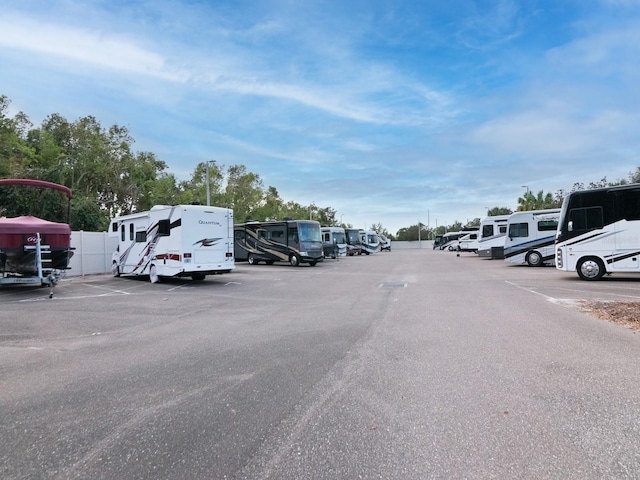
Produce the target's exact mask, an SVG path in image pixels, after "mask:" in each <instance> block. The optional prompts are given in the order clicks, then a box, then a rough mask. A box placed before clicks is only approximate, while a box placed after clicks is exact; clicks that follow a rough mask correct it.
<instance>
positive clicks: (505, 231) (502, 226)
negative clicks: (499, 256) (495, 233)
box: [500, 225, 507, 233]
mask: <svg viewBox="0 0 640 480" xmlns="http://www.w3.org/2000/svg"><path fill="white" fill-rule="evenodd" d="M500 233H507V226H506V225H500Z"/></svg>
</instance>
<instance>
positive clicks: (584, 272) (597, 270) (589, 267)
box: [576, 257, 606, 281]
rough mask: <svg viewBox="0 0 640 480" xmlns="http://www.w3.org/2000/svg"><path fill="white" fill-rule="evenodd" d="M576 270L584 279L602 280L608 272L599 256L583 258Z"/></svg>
mask: <svg viewBox="0 0 640 480" xmlns="http://www.w3.org/2000/svg"><path fill="white" fill-rule="evenodd" d="M576 270H577V272H578V276H579V277H580V278H581V279H582V280H592V281H593V280H600V279H601V278H602V276H603V275H604V274H605V273H606V270H605V268H604V264H603V263H602V260H600V259H599V258H597V257H585V258H581V259H580V261H579V262H578V268H577V269H576Z"/></svg>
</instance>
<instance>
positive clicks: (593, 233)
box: [555, 184, 640, 280]
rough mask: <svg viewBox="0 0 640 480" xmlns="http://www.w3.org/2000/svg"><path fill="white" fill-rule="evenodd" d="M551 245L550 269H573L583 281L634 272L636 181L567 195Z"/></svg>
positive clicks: (639, 249)
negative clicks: (553, 258)
mask: <svg viewBox="0 0 640 480" xmlns="http://www.w3.org/2000/svg"><path fill="white" fill-rule="evenodd" d="M555 247H556V268H557V269H558V270H563V271H565V272H577V273H578V275H579V276H580V278H581V279H583V280H599V279H600V278H602V276H603V275H605V274H611V273H614V272H636V273H640V185H639V184H633V185H626V186H621V187H609V188H598V189H593V190H581V191H577V192H572V193H570V194H569V195H567V196H566V197H565V198H564V201H563V203H562V211H561V213H560V223H559V224H558V232H557V234H556V245H555Z"/></svg>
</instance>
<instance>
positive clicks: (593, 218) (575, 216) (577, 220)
mask: <svg viewBox="0 0 640 480" xmlns="http://www.w3.org/2000/svg"><path fill="white" fill-rule="evenodd" d="M569 221H570V222H573V231H576V230H594V229H596V228H602V227H603V225H604V221H603V215H602V207H586V208H574V209H572V210H571V211H569Z"/></svg>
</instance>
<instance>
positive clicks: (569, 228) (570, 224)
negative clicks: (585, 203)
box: [567, 220, 573, 232]
mask: <svg viewBox="0 0 640 480" xmlns="http://www.w3.org/2000/svg"><path fill="white" fill-rule="evenodd" d="M567 230H569V231H570V232H573V220H569V223H567Z"/></svg>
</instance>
